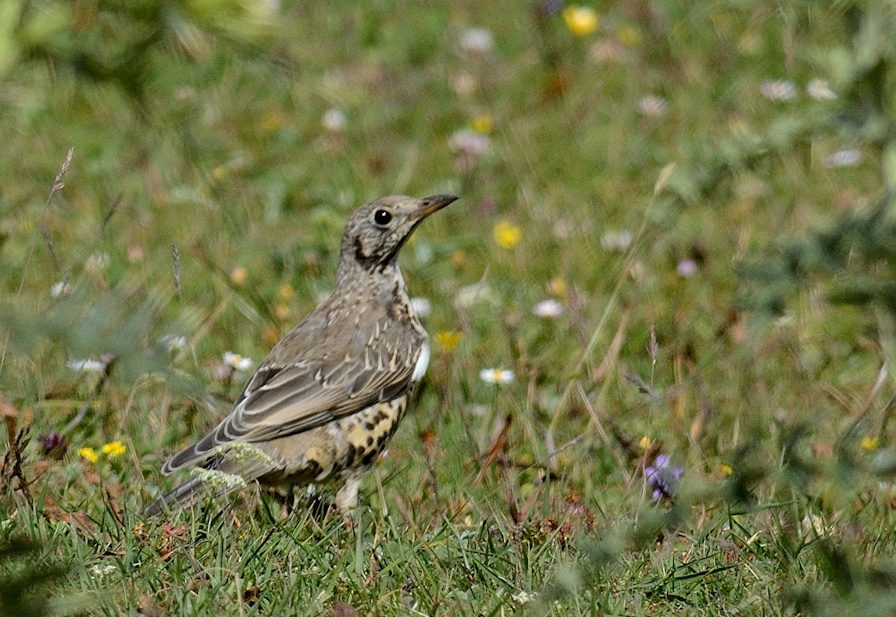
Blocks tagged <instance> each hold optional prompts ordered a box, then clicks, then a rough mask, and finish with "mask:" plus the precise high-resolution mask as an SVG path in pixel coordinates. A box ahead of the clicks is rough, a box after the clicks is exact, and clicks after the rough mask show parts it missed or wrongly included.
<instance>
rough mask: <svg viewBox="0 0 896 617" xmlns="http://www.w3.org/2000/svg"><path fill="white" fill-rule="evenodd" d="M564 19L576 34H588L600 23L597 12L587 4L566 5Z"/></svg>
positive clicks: (570, 29)
mask: <svg viewBox="0 0 896 617" xmlns="http://www.w3.org/2000/svg"><path fill="white" fill-rule="evenodd" d="M563 21H564V23H566V27H567V28H569V31H570V32H572V33H573V34H574V35H576V36H588V35H589V34H591V33H592V32H594V31H595V30H597V27H598V26H599V25H600V18H599V17H598V16H597V13H596V12H595V11H594V9H592V8H589V7H587V6H568V7H566V8H565V9H563Z"/></svg>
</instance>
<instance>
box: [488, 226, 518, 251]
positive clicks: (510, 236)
mask: <svg viewBox="0 0 896 617" xmlns="http://www.w3.org/2000/svg"><path fill="white" fill-rule="evenodd" d="M494 233H495V242H497V243H498V246H500V247H501V248H503V249H507V250H510V249H512V248H514V247H516V245H517V244H519V243H520V240H521V239H522V237H523V232H522V230H521V229H520V228H519V227H517V226H516V225H513V224H512V223H508V222H507V221H500V222H499V223H498V224H497V225H495V230H494Z"/></svg>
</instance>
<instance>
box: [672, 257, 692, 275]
mask: <svg viewBox="0 0 896 617" xmlns="http://www.w3.org/2000/svg"><path fill="white" fill-rule="evenodd" d="M675 270H676V271H677V272H678V275H679V276H683V277H685V278H688V277H691V276H694V275H695V274H697V262H696V261H694V260H693V259H682V260H681V261H679V262H678V266H677V267H676V268H675Z"/></svg>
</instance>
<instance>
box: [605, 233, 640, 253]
mask: <svg viewBox="0 0 896 617" xmlns="http://www.w3.org/2000/svg"><path fill="white" fill-rule="evenodd" d="M632 238H633V236H632V232H630V231H628V230H626V229H623V230H622V231H608V232H606V233H604V235H602V236H601V237H600V245H601V246H602V247H604V248H605V249H606V250H608V251H615V252H617V253H624V252H625V251H627V250H628V247H630V246H631V245H632Z"/></svg>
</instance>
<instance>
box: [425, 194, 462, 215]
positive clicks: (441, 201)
mask: <svg viewBox="0 0 896 617" xmlns="http://www.w3.org/2000/svg"><path fill="white" fill-rule="evenodd" d="M453 201H457V196H456V195H432V196H430V197H424V198H423V199H421V200H420V209H419V210H418V211H417V213H418V214H419V216H420V218H421V219H423V218H425V217H427V216H429V215H430V214H432V213H433V212H435V211H437V210H441V209H442V208H444V207H445V206H447V205H448V204H450V203H451V202H453Z"/></svg>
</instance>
